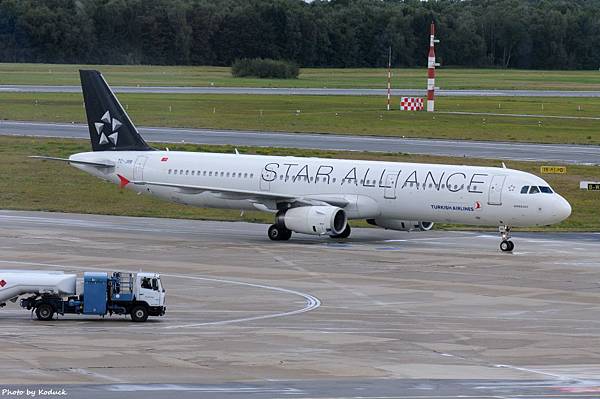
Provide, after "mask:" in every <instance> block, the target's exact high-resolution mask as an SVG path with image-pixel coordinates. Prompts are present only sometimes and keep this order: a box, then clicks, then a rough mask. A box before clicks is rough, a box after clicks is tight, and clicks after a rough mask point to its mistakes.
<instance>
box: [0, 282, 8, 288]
mask: <svg viewBox="0 0 600 399" xmlns="http://www.w3.org/2000/svg"><path fill="white" fill-rule="evenodd" d="M6 284H8V283H7V282H6V281H5V280H0V288H4V286H5V285H6Z"/></svg>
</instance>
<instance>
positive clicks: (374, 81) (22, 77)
mask: <svg viewBox="0 0 600 399" xmlns="http://www.w3.org/2000/svg"><path fill="white" fill-rule="evenodd" d="M80 68H94V69H98V70H100V71H102V72H103V73H104V75H105V76H106V78H107V80H108V81H109V82H110V83H111V84H112V85H115V86H119V85H123V86H136V85H140V86H211V85H215V86H252V87H313V88H314V87H329V88H385V87H386V82H387V80H386V79H387V71H386V70H385V69H384V68H379V69H376V68H365V69H335V68H302V69H301V73H300V77H299V78H298V79H288V80H282V79H248V78H233V77H232V76H231V74H230V72H229V68H227V67H207V66H202V67H167V66H114V65H49V64H0V84H31V85H78V84H79V75H78V72H77V70H78V69H80ZM426 76H427V72H426V69H425V68H413V69H394V70H393V87H394V88H425V85H426ZM436 84H437V85H438V86H440V87H441V88H442V89H504V90H507V89H536V90H549V89H553V90H600V71H597V70H595V71H528V70H513V69H510V70H506V69H457V68H440V69H438V71H437V81H436Z"/></svg>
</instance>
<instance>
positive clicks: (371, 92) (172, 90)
mask: <svg viewBox="0 0 600 399" xmlns="http://www.w3.org/2000/svg"><path fill="white" fill-rule="evenodd" d="M113 90H114V91H115V93H148V94H251V95H284V96H294V95H298V96H385V95H387V89H385V88H381V89H342V88H326V87H324V88H307V87H298V88H291V87H288V88H286V87H214V86H210V87H191V86H115V87H113ZM2 92H4V93H81V86H79V85H76V86H75V85H71V86H69V85H65V86H62V85H61V86H53V85H0V93H2ZM426 94H427V90H420V89H392V95H393V96H421V97H422V96H425V95H426ZM435 94H436V96H442V97H580V98H582V97H584V98H585V97H588V98H589V97H600V91H598V90H443V89H440V90H436V91H435Z"/></svg>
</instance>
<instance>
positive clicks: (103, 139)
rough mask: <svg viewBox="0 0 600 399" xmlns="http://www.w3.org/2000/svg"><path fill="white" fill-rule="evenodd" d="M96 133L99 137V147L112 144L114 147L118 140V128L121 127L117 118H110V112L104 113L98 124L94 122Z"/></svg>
mask: <svg viewBox="0 0 600 399" xmlns="http://www.w3.org/2000/svg"><path fill="white" fill-rule="evenodd" d="M94 126H96V133H98V136H100V141H99V143H100V145H103V144H108V143H112V144H113V145H114V146H115V147H116V146H117V141H118V140H119V128H120V127H121V126H123V124H122V123H121V121H119V120H118V119H117V118H111V116H110V112H109V111H106V112H105V113H104V115H102V118H100V122H95V123H94ZM105 132H106V133H105Z"/></svg>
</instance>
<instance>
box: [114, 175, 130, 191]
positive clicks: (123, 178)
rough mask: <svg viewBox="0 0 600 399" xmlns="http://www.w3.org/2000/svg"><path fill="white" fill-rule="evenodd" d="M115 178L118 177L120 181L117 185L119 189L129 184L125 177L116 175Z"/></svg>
mask: <svg viewBox="0 0 600 399" xmlns="http://www.w3.org/2000/svg"><path fill="white" fill-rule="evenodd" d="M117 176H119V180H120V181H121V183H119V188H123V187H125V186H126V185H128V184H129V180H127V178H126V177H124V176H121V175H119V174H117Z"/></svg>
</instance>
